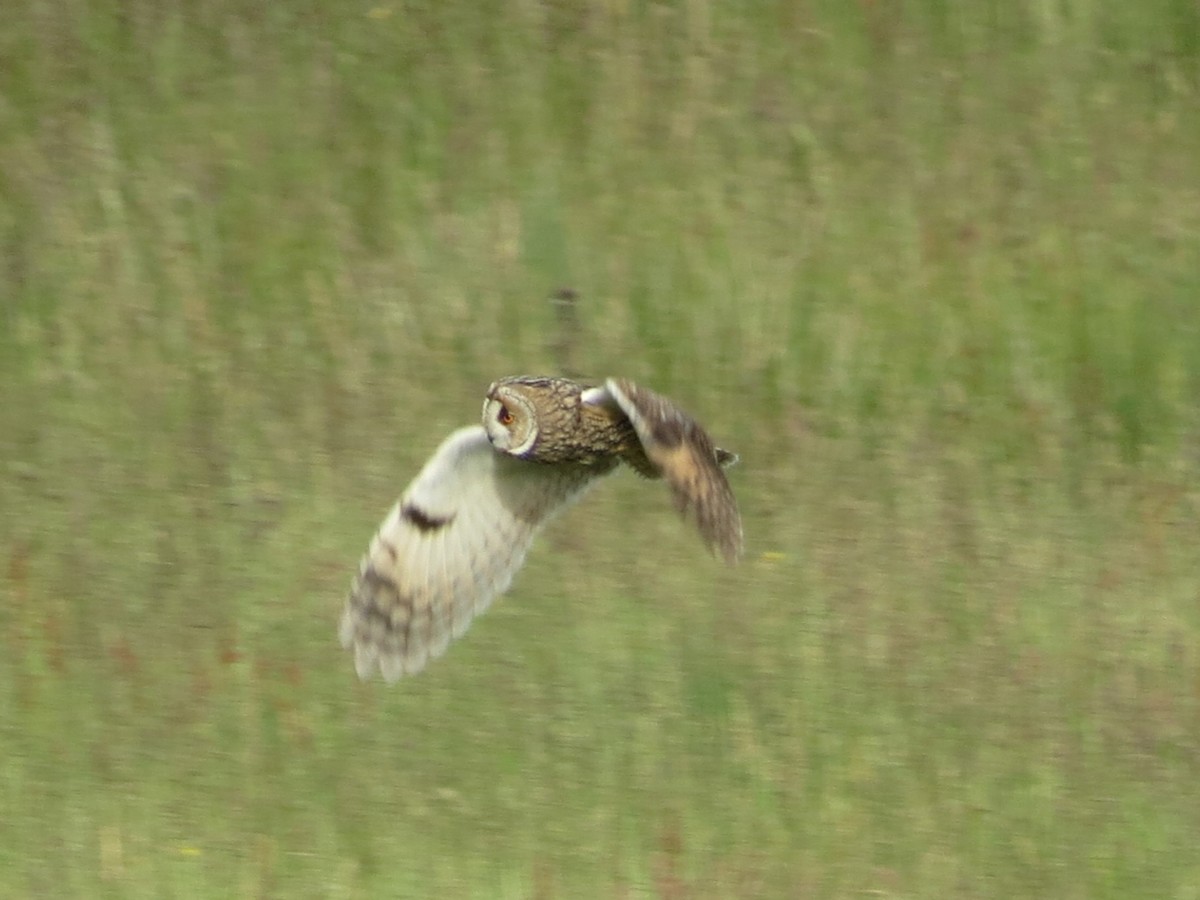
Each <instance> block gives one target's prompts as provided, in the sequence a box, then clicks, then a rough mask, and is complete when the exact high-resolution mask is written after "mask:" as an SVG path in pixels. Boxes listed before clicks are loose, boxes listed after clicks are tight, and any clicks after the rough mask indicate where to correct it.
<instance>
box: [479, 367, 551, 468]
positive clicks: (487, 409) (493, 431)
mask: <svg viewBox="0 0 1200 900" xmlns="http://www.w3.org/2000/svg"><path fill="white" fill-rule="evenodd" d="M483 427H484V430H485V431H487V436H488V440H489V441H491V442H492V446H493V447H495V448H496V449H497V450H500V451H502V452H504V453H509V454H511V455H513V456H527V455H528V454H529V453H530V452H531V451H532V450H533V447H534V444H536V443H537V439H538V418H537V409H536V407H535V406H534V399H533V397H531V396H530V395H529V391H528V390H527V387H526V386H525V385H523V384H521V383H519V382H512V381H507V380H506V381H497V382H495V383H494V384H493V385H492V386H491V387H490V388H488V393H487V397H486V398H485V399H484V401H483Z"/></svg>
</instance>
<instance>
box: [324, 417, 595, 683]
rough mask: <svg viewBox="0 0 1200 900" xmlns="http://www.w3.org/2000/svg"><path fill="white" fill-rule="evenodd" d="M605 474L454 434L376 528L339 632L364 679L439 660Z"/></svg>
mask: <svg viewBox="0 0 1200 900" xmlns="http://www.w3.org/2000/svg"><path fill="white" fill-rule="evenodd" d="M599 474H601V470H599V469H597V468H596V467H588V466H576V465H546V464H543V463H536V462H526V461H524V460H520V459H516V458H515V457H511V456H508V455H505V454H502V453H497V452H496V451H495V450H494V449H493V448H492V445H491V443H490V442H489V441H488V439H487V434H486V433H485V432H484V430H483V428H482V427H481V426H479V425H475V426H471V427H469V428H461V429H459V430H458V431H456V432H454V433H453V434H451V435H450V436H449V437H448V438H446V440H445V441H444V442H443V443H442V445H441V446H440V447H439V448H438V449H437V451H436V452H435V453H434V455H433V457H432V458H431V459H430V460H429V462H428V463H426V465H425V468H424V469H422V470H421V472H420V474H419V475H417V477H416V478H415V479H414V480H413V482H412V484H410V485H409V486H408V488H407V490H405V492H404V495H403V496H402V497H401V498H400V501H399V502H398V503H397V504H396V505H395V506H394V507H393V508H392V511H391V512H390V513H389V514H388V517H387V518H386V519H385V520H384V522H383V525H382V526H380V528H379V531H378V533H377V534H376V535H375V538H374V539H373V540H372V541H371V547H370V549H369V550H368V551H367V555H366V556H365V557H363V561H362V564H361V565H360V566H359V571H358V576H357V577H356V578H355V579H354V582H353V584H352V585H351V588H350V596H349V598H348V599H347V600H346V608H345V611H344V612H343V613H342V622H341V628H340V630H339V633H340V636H341V640H342V645H343V646H345V647H347V648H349V647H353V648H354V667H355V669H356V670H357V671H358V675H359V677H360V678H367V677H369V676H370V674H371V673H372V672H373V671H374V670H375V668H376V666H378V668H379V670H380V671H381V672H382V673H383V677H384V678H385V679H386V680H387V681H389V682H393V681H396V680H397V679H398V678H399V677H400V676H401V675H411V674H413V673H415V672H419V671H420V670H421V669H423V668H424V667H425V664H426V663H427V662H428V661H429V660H430V659H433V658H436V657H438V656H440V655H441V654H442V653H443V652H445V650H446V646H447V644H449V643H450V640H451V639H452V638H457V637H459V636H461V635H462V633H463V632H464V631H466V630H467V627H468V626H469V625H470V623H471V620H472V619H473V618H474V617H475V616H476V615H478V614H479V613H481V612H483V611H484V610H485V609H486V608H487V607H488V605H489V604H490V603H491V602H492V601H493V600H494V599H495V598H496V597H497V596H498V595H500V594H502V593H503V592H504V591H505V590H507V589H508V586H509V584H510V583H511V582H512V578H513V575H515V574H516V571H517V569H519V568H520V567H521V563H522V561H523V560H524V558H525V552H526V551H527V550H528V549H529V544H530V542H531V541H532V540H533V536H534V534H535V533H536V532H537V530H538V529H539V528H540V527H541V526H542V525H543V524H544V523H545V522H546V521H547V520H548V519H549V518H550V516H552V515H553V514H554V513H555V512H556V511H557V510H559V509H561V508H562V507H563V506H564V505H565V504H566V503H568V502H569V501H571V500H573V499H575V498H576V497H578V496H579V495H580V494H581V493H582V491H583V490H584V488H585V487H586V486H587V485H588V483H589V482H590V481H591V480H592V479H593V478H594V477H595V476H596V475H599Z"/></svg>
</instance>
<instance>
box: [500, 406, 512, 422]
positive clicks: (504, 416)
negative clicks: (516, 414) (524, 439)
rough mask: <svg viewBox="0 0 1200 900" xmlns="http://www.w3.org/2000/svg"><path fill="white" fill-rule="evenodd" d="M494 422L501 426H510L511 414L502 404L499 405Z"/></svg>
mask: <svg viewBox="0 0 1200 900" xmlns="http://www.w3.org/2000/svg"><path fill="white" fill-rule="evenodd" d="M496 421H497V422H499V423H500V424H501V425H511V424H512V421H513V414H512V413H511V412H509V410H508V407H507V406H505V405H503V404H501V405H500V412H498V413H496Z"/></svg>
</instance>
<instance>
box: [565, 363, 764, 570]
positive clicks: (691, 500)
mask: <svg viewBox="0 0 1200 900" xmlns="http://www.w3.org/2000/svg"><path fill="white" fill-rule="evenodd" d="M583 402H584V403H593V404H596V405H599V406H609V407H612V406H613V405H615V406H616V408H618V409H619V410H620V411H621V412H622V413H623V414H624V415H625V417H626V418H628V419H629V422H630V424H632V425H633V429H634V431H635V432H636V433H637V436H638V440H639V441H640V442H641V445H642V451H643V452H644V453H645V455H646V458H647V459H648V460H649V461H650V463H651V464H652V465H653V466H654V467H656V468H657V469H658V470H659V472H661V474H662V476H663V477H664V478H666V479H667V483H668V484H670V485H671V493H672V495H673V496H674V498H675V505H676V507H677V508H678V509H679V511H680V512H681V513H683V515H684V516H686V517H687V518H688V519H690V520H691V521H692V522H694V523H695V524H696V527H697V528H698V529H699V530H700V536H701V537H702V538H703V539H704V542H705V544H707V545H708V547H709V549H711V550H715V551H717V552H719V553H720V554H721V556H722V557H724V558H725V561H726V562H729V563H733V562H736V561H737V558H738V557H739V556H740V555H741V552H742V519H741V516H740V515H739V514H738V508H737V501H736V500H735V499H734V497H733V489H732V488H731V487H730V486H729V481H728V480H727V479H726V478H725V473H724V472H722V471H721V469H722V467H724V466H728V465H732V464H733V463H735V462H737V456H736V455H735V454H733V453H730V452H729V451H727V450H721V449H720V448H718V447H715V446H713V442H712V439H711V438H710V437H709V436H708V434H707V433H706V432H705V431H704V429H703V428H701V427H700V425H699V423H698V422H696V420H695V419H693V418H692V417H691V416H689V415H688V414H687V413H685V412H684V411H683V410H682V409H680V408H679V407H678V406H677V405H676V404H675V403H673V402H672V401H671V400H669V399H667V398H666V397H664V396H662V395H661V394H656V393H655V392H654V391H651V390H649V389H647V388H644V387H639V386H638V385H636V384H634V383H633V382H632V381H629V380H628V379H626V378H609V379H608V380H607V381H605V383H604V386H603V387H597V388H590V389H589V390H586V391H584V393H583Z"/></svg>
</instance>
